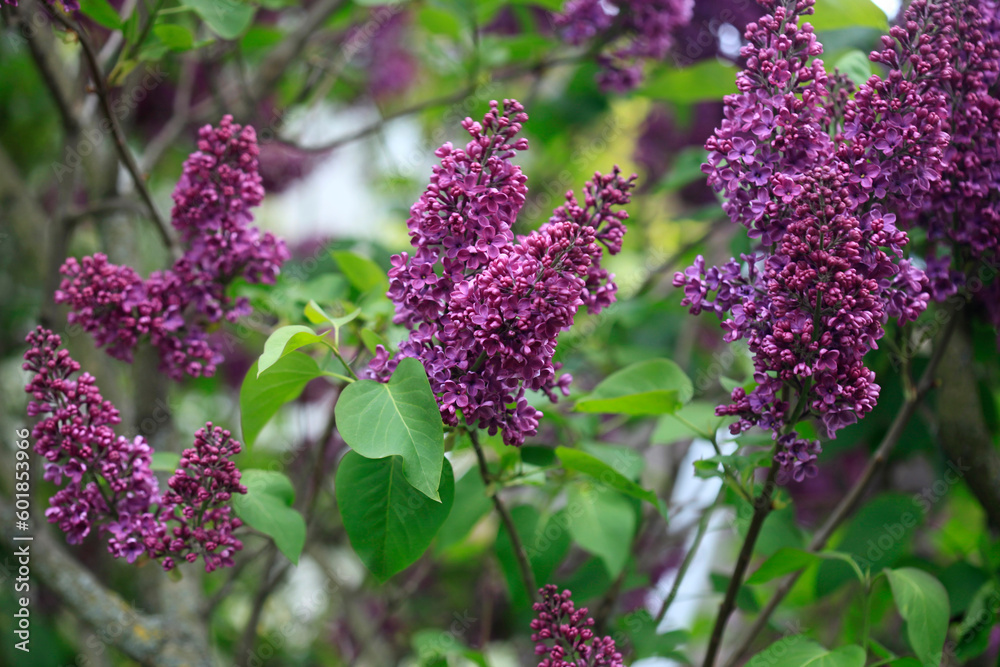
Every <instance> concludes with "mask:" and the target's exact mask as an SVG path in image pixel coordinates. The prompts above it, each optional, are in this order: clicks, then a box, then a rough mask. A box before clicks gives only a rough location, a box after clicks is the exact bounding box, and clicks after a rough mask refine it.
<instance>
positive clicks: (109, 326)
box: [55, 116, 288, 380]
mask: <svg viewBox="0 0 1000 667" xmlns="http://www.w3.org/2000/svg"><path fill="white" fill-rule="evenodd" d="M258 154H259V149H258V146H257V138H256V134H255V132H254V129H253V128H252V127H249V126H248V127H241V126H240V125H238V124H235V123H233V120H232V117H231V116H225V117H223V119H222V122H221V123H220V125H219V127H218V128H213V127H211V126H210V125H206V126H205V127H203V128H202V129H201V130H200V132H199V140H198V151H197V152H195V153H193V154H191V156H190V157H189V158H188V159H187V161H186V162H185V163H184V173H183V175H182V176H181V179H180V181H179V182H178V184H177V187H176V189H175V190H174V194H173V198H174V209H173V215H172V222H173V225H174V227H175V228H176V229H177V231H178V232H179V235H180V239H181V241H182V243H183V244H184V248H185V252H184V255H183V256H182V257H181V258H180V259H178V260H177V261H176V262H175V263H174V265H173V267H172V268H171V269H169V270H166V271H157V272H154V273H153V274H152V275H150V276H149V278H147V279H145V280H143V279H142V277H141V276H139V274H138V273H137V272H136V271H135V270H134V269H132V268H131V267H128V266H118V265H115V264H112V263H110V262H109V261H108V258H107V257H106V256H105V255H103V254H100V253H98V254H95V255H93V256H91V257H85V258H83V260H82V261H77V260H76V259H75V258H70V259H67V260H66V262H65V263H64V264H63V266H62V268H61V269H60V271H61V272H62V274H63V276H64V278H63V281H62V283H61V284H60V286H59V290H58V291H57V292H56V294H55V300H56V302H57V303H65V304H67V305H68V306H69V307H70V308H71V310H72V312H71V313H70V314H69V317H68V319H69V321H70V322H76V323H79V324H80V325H81V326H82V327H83V329H84V330H85V331H87V332H89V333H90V334H91V335H92V336H93V337H94V340H95V342H96V343H97V345H98V346H99V347H105V348H106V350H107V352H108V354H110V355H111V356H113V357H115V358H116V359H122V360H124V361H131V360H132V354H133V351H134V349H135V347H136V345H137V344H138V341H139V339H140V338H142V337H143V336H149V339H150V342H151V343H152V344H153V346H155V347H156V348H157V349H158V350H159V353H160V362H161V368H162V369H163V371H164V372H165V373H167V374H168V375H169V376H170V377H171V378H173V379H175V380H180V379H181V378H183V376H184V375H185V374H187V375H191V376H194V377H197V376H200V375H206V376H209V375H212V374H213V373H214V372H215V367H216V365H217V364H218V363H220V362H221V361H222V358H223V357H222V353H221V351H220V349H219V346H217V345H213V344H212V343H211V342H210V341H209V338H208V330H209V328H210V327H211V326H212V325H214V324H216V323H218V322H220V321H222V320H223V319H225V320H227V321H229V322H234V321H236V320H237V319H239V318H240V317H243V316H245V315H248V314H249V313H250V304H249V303H248V302H247V301H246V299H242V298H240V299H233V298H231V297H229V296H228V295H227V294H226V289H227V287H228V286H229V284H230V283H231V282H232V281H233V280H235V279H236V278H239V277H242V278H244V279H246V280H247V282H250V283H273V282H274V280H275V276H276V275H277V273H278V271H279V269H280V267H281V264H282V263H283V262H284V261H285V260H286V259H287V258H288V250H287V249H286V248H285V244H284V242H283V241H281V240H279V239H276V238H275V237H274V236H273V235H272V234H271V233H269V232H268V233H261V231H260V230H259V229H257V228H256V227H252V226H251V223H252V222H253V215H252V214H251V212H250V210H251V209H252V208H253V207H255V206H257V205H259V204H260V202H261V200H262V199H263V198H264V189H263V187H262V185H261V178H260V174H259V164H258V160H257V156H258Z"/></svg>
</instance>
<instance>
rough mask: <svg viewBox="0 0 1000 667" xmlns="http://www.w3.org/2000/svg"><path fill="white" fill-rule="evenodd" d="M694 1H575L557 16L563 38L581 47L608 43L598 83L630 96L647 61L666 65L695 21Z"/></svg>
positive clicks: (601, 58)
mask: <svg viewBox="0 0 1000 667" xmlns="http://www.w3.org/2000/svg"><path fill="white" fill-rule="evenodd" d="M694 4H695V3H694V0H614V1H611V0H569V1H568V2H566V4H565V5H564V6H563V11H562V12H561V13H560V14H557V15H556V17H555V20H556V25H557V26H558V27H559V29H560V30H561V33H562V37H563V39H564V40H565V41H566V42H568V43H570V44H573V45H575V46H580V45H584V44H588V43H591V42H596V41H606V42H607V46H605V47H604V48H603V49H601V52H600V53H599V55H598V56H597V62H598V64H599V65H600V66H601V72H600V73H599V74H598V83H599V84H600V85H601V87H602V88H603V89H605V90H614V91H618V92H626V91H629V90H632V89H633V88H635V87H636V86H638V85H639V83H640V82H641V81H642V70H643V61H644V60H663V59H665V58H666V57H667V54H668V53H670V50H671V48H672V47H673V44H674V39H675V36H676V33H677V32H678V30H679V29H681V28H683V27H684V26H686V25H687V24H688V22H689V21H690V20H691V15H692V12H693V10H694Z"/></svg>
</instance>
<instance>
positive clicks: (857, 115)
mask: <svg viewBox="0 0 1000 667" xmlns="http://www.w3.org/2000/svg"><path fill="white" fill-rule="evenodd" d="M761 4H763V5H764V7H765V8H766V9H768V10H770V11H771V12H772V13H771V14H769V15H766V16H764V17H762V18H761V19H760V20H759V21H758V22H756V23H751V24H749V26H748V28H747V32H746V39H747V40H748V42H749V43H748V45H747V46H745V47H744V49H743V53H742V55H743V57H744V58H746V63H747V64H746V69H745V70H744V71H742V72H741V73H740V74H739V76H738V78H737V85H738V89H739V93H738V94H736V95H730V96H728V97H727V98H726V107H725V119H724V120H723V121H722V124H721V125H720V127H719V128H718V129H717V130H716V133H715V136H713V137H711V138H710V139H709V140H708V142H707V143H706V148H707V150H708V152H709V162H708V163H707V164H706V165H705V166H704V170H705V172H706V173H707V174H708V182H709V185H711V186H712V187H713V188H714V189H715V190H716V191H717V192H718V193H719V194H721V195H722V197H723V199H724V204H723V208H724V209H725V211H726V213H727V214H728V215H729V216H730V218H731V219H732V220H733V221H734V222H738V223H740V224H742V225H743V226H745V227H746V228H747V230H748V234H749V236H750V237H751V238H754V239H757V240H758V248H757V250H756V251H755V252H753V253H751V254H749V255H744V256H743V257H741V259H740V260H735V259H733V260H730V261H729V262H728V263H727V264H725V265H724V266H721V267H706V266H705V262H704V259H703V258H701V257H699V258H698V259H697V261H696V263H695V265H694V266H692V267H690V268H689V269H687V270H686V271H684V272H682V273H680V272H679V273H677V275H676V276H675V278H674V284H675V285H676V286H678V287H682V288H683V289H684V299H683V301H682V303H683V304H684V305H688V306H690V308H691V312H692V313H695V314H697V313H699V312H701V311H702V310H710V311H713V312H714V313H715V314H716V315H717V316H718V317H719V318H720V319H722V320H723V329H724V330H725V338H726V340H727V341H735V340H739V339H745V340H746V341H747V343H748V345H749V347H750V350H751V352H752V353H753V355H754V365H755V369H756V372H755V375H754V380H755V382H756V386H755V387H754V388H753V389H752V390H751V391H750V392H749V393H748V392H745V391H744V390H743V389H742V388H737V389H736V390H735V391H733V394H732V403H731V404H730V405H728V406H722V407H720V408H719V409H718V410H717V412H718V414H728V415H735V416H737V417H739V420H738V421H737V422H736V423H735V424H734V425H733V426H732V430H733V432H734V433H739V432H741V431H743V430H746V429H748V428H750V427H752V426H759V427H761V428H764V429H767V430H770V431H772V432H773V433H774V437H775V439H776V440H777V441H778V455H777V456H778V461H779V462H780V463H781V466H782V467H781V477H782V478H794V479H797V480H801V479H803V478H805V477H806V476H809V475H812V474H814V473H815V466H814V460H815V458H816V454H817V453H818V451H819V443H818V442H808V441H805V440H802V439H801V438H799V437H798V435H797V434H796V433H795V431H794V430H792V428H793V427H794V424H795V423H797V422H798V421H799V420H801V419H803V418H807V417H810V416H812V417H816V418H819V419H821V420H822V422H823V424H824V426H825V428H826V433H827V435H828V436H829V437H831V438H832V437H834V434H835V433H836V432H837V431H838V430H839V429H840V428H842V427H844V426H846V425H848V424H851V423H854V422H855V421H857V420H858V419H859V418H860V417H862V416H864V415H865V414H866V413H868V412H870V411H871V410H872V408H873V407H874V406H875V402H876V400H877V399H878V393H879V386H878V385H877V384H876V383H875V376H874V373H873V372H872V371H871V370H869V369H868V368H866V367H865V365H864V363H863V357H864V355H865V354H866V353H867V352H868V351H870V350H872V349H874V348H875V347H876V346H877V341H878V339H879V338H881V337H882V335H883V333H884V330H883V325H884V324H885V322H886V321H887V320H888V319H889V318H890V317H891V318H895V319H897V320H899V321H900V322H901V323H902V322H906V321H911V320H913V319H915V318H916V317H917V316H918V315H919V314H920V313H921V312H922V311H923V310H924V309H925V308H926V305H927V302H928V300H929V295H928V290H929V280H928V278H927V276H926V275H925V273H924V272H923V271H922V270H920V269H919V268H917V267H916V266H914V265H912V264H910V263H909V262H908V261H907V260H905V259H903V247H904V246H905V245H906V243H907V240H908V239H907V236H906V234H905V233H904V232H903V231H901V230H900V229H899V228H898V227H897V224H896V223H897V220H896V214H895V211H896V210H897V209H899V208H901V205H904V204H905V206H914V205H917V206H919V205H920V204H921V202H924V201H926V199H927V197H928V196H929V193H930V192H932V191H933V189H934V188H935V187H936V183H938V182H939V181H940V179H941V174H942V172H943V171H944V168H945V167H944V161H943V160H944V154H945V148H946V146H947V143H948V134H947V132H946V129H945V127H944V123H943V119H944V116H945V114H946V112H947V100H946V99H945V97H944V96H943V95H942V94H941V93H940V91H938V90H937V89H936V87H935V85H934V84H933V81H934V80H935V79H936V78H937V77H939V76H946V75H947V74H948V72H949V66H948V64H947V62H945V61H943V60H942V58H941V57H940V55H939V54H940V51H939V50H936V49H935V48H929V46H930V45H931V44H932V43H933V44H934V45H938V46H943V45H944V44H949V45H950V46H951V48H957V41H956V40H957V37H956V35H955V34H954V31H953V29H952V28H953V22H952V23H951V24H949V23H947V22H942V23H938V21H940V20H941V17H940V16H938V14H935V13H934V12H929V13H927V14H926V15H922V16H921V17H919V18H920V20H919V21H910V22H908V23H907V24H906V26H905V28H898V29H894V30H893V35H892V37H891V38H886V40H885V42H884V46H885V48H884V50H883V51H882V52H880V53H878V54H876V55H873V57H876V58H877V59H878V60H879V61H880V62H883V63H885V64H886V65H887V66H888V67H889V68H890V72H889V74H888V75H887V76H886V77H885V78H880V77H878V76H873V77H872V78H871V79H870V80H869V81H868V82H867V83H865V84H864V85H862V86H861V87H860V89H859V90H857V92H856V94H855V95H853V97H852V96H851V95H850V93H851V92H852V84H851V83H850V81H849V80H847V79H846V77H843V76H841V75H828V74H827V73H826V71H825V69H824V67H823V63H822V61H821V60H819V59H818V58H816V56H819V55H820V54H821V53H822V45H821V44H820V43H819V42H818V41H817V39H816V36H815V34H814V33H813V31H812V27H811V26H810V25H809V24H808V23H803V24H802V25H800V18H801V17H802V16H803V15H807V14H810V13H811V12H812V5H813V4H814V3H813V0H798V1H797V2H796V1H794V0H780V1H775V0H767V1H765V2H762V3H761Z"/></svg>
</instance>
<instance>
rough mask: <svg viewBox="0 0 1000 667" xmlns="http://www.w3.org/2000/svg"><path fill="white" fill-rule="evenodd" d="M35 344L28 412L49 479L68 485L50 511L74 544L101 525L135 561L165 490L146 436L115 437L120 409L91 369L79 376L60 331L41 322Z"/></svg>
mask: <svg viewBox="0 0 1000 667" xmlns="http://www.w3.org/2000/svg"><path fill="white" fill-rule="evenodd" d="M27 342H28V345H29V346H30V348H29V349H28V351H27V352H26V353H25V355H24V359H25V362H24V369H25V370H26V371H30V372H32V373H34V374H35V375H34V377H33V378H32V379H31V381H30V382H29V383H28V385H27V387H25V391H26V392H27V393H28V394H30V395H31V397H32V400H31V402H30V403H28V416H29V417H41V419H40V420H39V421H38V423H37V424H36V425H35V428H34V431H33V433H32V437H33V438H34V439H35V452H36V453H37V454H39V455H40V456H42V457H44V458H45V461H46V463H45V475H44V478H45V479H46V480H47V481H49V482H52V483H53V484H57V485H58V484H62V483H63V482H64V481H65V482H66V485H65V486H64V487H63V488H62V489H60V490H59V491H58V492H57V493H56V494H55V495H54V496H52V498H51V500H50V502H49V504H50V507H49V509H48V510H46V512H45V516H46V517H47V518H48V520H49V521H50V522H52V523H57V524H59V527H60V528H61V529H62V531H63V532H65V533H66V539H67V541H68V542H69V543H70V544H79V543H80V542H82V541H83V539H84V538H85V537H86V536H87V535H88V534H90V532H91V529H92V528H93V527H94V525H95V524H96V525H98V526H100V527H101V529H103V530H109V531H110V532H111V533H112V537H111V539H110V540H109V543H108V549H109V551H110V552H111V553H112V554H114V556H115V557H116V558H117V557H125V558H127V559H128V561H129V562H132V561H134V560H135V559H136V558H137V557H138V556H139V555H141V554H142V553H143V551H144V548H143V546H142V535H143V532H144V528H146V527H147V526H149V525H150V523H155V519H154V515H153V512H152V510H151V506H152V505H154V504H155V503H156V502H157V501H158V499H159V491H158V487H157V483H156V477H154V475H153V472H152V469H151V463H152V458H151V457H152V450H151V449H150V447H149V445H148V444H147V443H146V441H145V439H144V438H142V437H141V436H139V437H136V438H135V439H134V440H129V439H128V438H125V437H123V436H116V435H115V432H114V426H115V425H116V424H118V423H120V422H121V417H120V416H119V413H118V410H117V408H115V406H114V405H112V404H111V402H110V401H106V400H104V398H103V397H102V396H101V393H100V390H99V389H98V388H97V385H96V382H95V380H94V377H93V376H92V375H90V374H89V373H83V374H81V375H80V376H79V377H78V378H76V379H73V376H74V375H75V374H76V373H77V372H78V371H79V370H80V364H78V363H77V362H76V361H74V360H73V359H72V358H71V357H70V356H69V352H67V351H66V350H63V349H59V346H60V344H61V343H62V341H61V339H60V338H59V336H57V335H56V334H53V333H52V332H51V331H48V330H46V329H42V328H41V327H39V328H38V329H36V330H35V331H33V332H32V333H30V334H28V338H27ZM101 482H103V484H102V483H101ZM109 523H110V524H111V525H113V526H114V528H111V527H109V525H108V524H109Z"/></svg>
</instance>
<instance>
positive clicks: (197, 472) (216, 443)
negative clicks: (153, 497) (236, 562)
mask: <svg viewBox="0 0 1000 667" xmlns="http://www.w3.org/2000/svg"><path fill="white" fill-rule="evenodd" d="M241 450H242V446H241V445H240V443H239V441H237V440H234V439H233V438H232V434H231V433H230V432H229V431H226V430H224V429H222V428H219V427H218V426H213V425H212V423H211V422H208V423H207V424H205V427H204V428H201V429H198V431H196V432H195V434H194V447H193V448H190V449H185V450H184V452H183V453H182V454H181V460H180V463H179V467H178V468H177V471H176V472H175V473H174V475H173V476H172V477H171V478H170V479H169V480H168V481H167V486H168V487H169V488H170V490H169V491H168V492H167V493H166V494H164V496H163V499H162V501H161V504H160V505H161V507H160V520H161V521H162V522H163V524H164V525H166V527H167V528H166V530H162V531H159V532H158V533H157V534H154V535H150V536H149V537H147V539H146V542H145V545H146V548H147V549H148V551H149V553H150V555H151V556H152V557H154V558H162V559H163V567H164V568H165V569H168V570H169V569H170V568H172V567H173V565H174V562H175V560H177V559H179V558H184V559H185V560H186V561H187V562H189V563H193V562H195V561H196V560H198V557H199V556H200V557H201V558H202V560H203V561H204V563H205V571H206V572H211V571H212V570H215V569H218V568H220V567H231V566H232V565H233V555H234V554H235V553H236V552H237V551H239V550H241V549H242V548H243V543H242V542H241V541H240V540H238V539H236V538H235V537H233V531H234V530H235V529H237V528H239V527H240V526H241V525H243V522H242V521H240V519H238V518H236V517H234V516H232V507H231V505H230V503H229V501H230V499H231V498H232V497H233V495H234V494H245V493H246V492H247V489H246V487H245V486H243V485H242V484H240V471H239V468H237V467H236V464H235V463H234V462H233V460H232V457H234V456H236V455H237V454H239V453H240V451H241ZM167 522H170V523H167Z"/></svg>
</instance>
